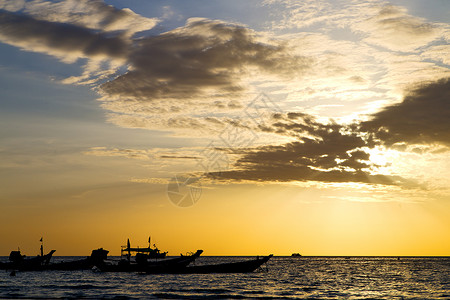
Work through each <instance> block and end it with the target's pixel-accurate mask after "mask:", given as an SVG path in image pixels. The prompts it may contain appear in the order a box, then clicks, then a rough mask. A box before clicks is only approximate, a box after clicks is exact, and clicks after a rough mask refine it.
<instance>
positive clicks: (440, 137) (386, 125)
mask: <svg viewBox="0 0 450 300" xmlns="http://www.w3.org/2000/svg"><path fill="white" fill-rule="evenodd" d="M360 130H362V131H365V132H369V133H372V134H373V135H374V136H375V137H376V138H377V139H379V140H381V141H382V143H384V144H385V145H387V146H392V145H393V144H395V143H406V144H442V145H445V146H450V78H446V79H441V80H439V81H436V82H432V83H428V84H422V85H420V86H419V87H417V88H415V89H413V90H412V91H411V92H409V93H408V94H407V95H406V96H405V97H404V99H403V101H402V102H401V103H399V104H395V105H391V106H387V107H385V108H384V109H382V110H381V111H380V112H378V113H376V114H374V115H373V116H372V118H371V120H369V121H368V122H364V123H362V124H361V128H360Z"/></svg>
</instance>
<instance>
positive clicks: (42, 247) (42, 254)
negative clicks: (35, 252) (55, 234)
mask: <svg viewBox="0 0 450 300" xmlns="http://www.w3.org/2000/svg"><path fill="white" fill-rule="evenodd" d="M39 241H40V242H41V256H44V237H42V236H41V239H40V240H39Z"/></svg>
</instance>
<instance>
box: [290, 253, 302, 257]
mask: <svg viewBox="0 0 450 300" xmlns="http://www.w3.org/2000/svg"><path fill="white" fill-rule="evenodd" d="M291 256H294V257H299V256H302V255H301V254H300V253H292V255H291Z"/></svg>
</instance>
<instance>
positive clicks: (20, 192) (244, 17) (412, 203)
mask: <svg viewBox="0 0 450 300" xmlns="http://www.w3.org/2000/svg"><path fill="white" fill-rule="evenodd" d="M449 16H450V1H447V0H434V1H421V0H408V1H407V0H392V1H381V0H364V1H356V0H337V1H332V0H307V1H294V0H265V1H256V0H247V1H234V0H231V1H217V0H212V1H192V0H186V1H163V0H155V1H144V0H131V1H130V0H128V1H125V0H114V1H107V0H105V1H102V0H95V1H87V0H83V1H75V0H63V1H50V0H31V1H16V0H14V1H13V0H0V54H1V55H0V90H1V94H0V95H1V96H0V125H1V126H0V240H1V242H0V255H8V254H9V252H10V251H11V250H15V249H17V248H18V247H19V248H20V249H21V251H22V252H23V253H24V254H27V255H29V256H32V255H36V254H38V249H39V246H40V243H39V239H40V238H41V237H44V246H45V248H46V249H47V250H50V249H56V251H57V252H56V253H55V255H89V254H90V251H91V250H92V249H94V248H99V247H104V248H106V249H108V250H110V254H111V255H118V254H120V246H121V245H124V244H125V243H126V239H127V238H130V240H131V242H132V245H133V246H138V245H140V246H142V247H144V246H146V245H147V244H146V243H147V239H148V237H149V236H151V237H152V244H153V243H156V244H157V246H158V247H159V248H160V249H161V250H164V251H169V255H178V254H179V253H186V252H188V251H194V250H196V249H203V250H204V251H205V252H204V254H205V255H265V254H269V253H273V254H275V255H290V254H291V253H293V252H299V253H301V254H302V255H345V256H350V255H395V256H400V255H417V256H421V255H426V256H434V255H437V256H441V255H450V45H449V41H450V17H449Z"/></svg>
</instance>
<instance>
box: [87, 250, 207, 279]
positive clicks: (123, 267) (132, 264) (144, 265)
mask: <svg viewBox="0 0 450 300" xmlns="http://www.w3.org/2000/svg"><path fill="white" fill-rule="evenodd" d="M202 253H203V250H197V251H196V252H195V253H193V254H192V255H187V256H180V257H176V258H169V259H162V260H158V261H148V260H147V257H146V255H145V254H142V253H138V254H137V255H136V261H131V260H128V259H121V260H120V261H119V262H118V263H109V262H102V263H99V264H97V265H96V267H97V268H98V269H99V270H100V271H102V272H145V273H149V274H150V273H151V274H160V273H173V272H174V271H175V270H178V269H182V268H185V267H186V266H187V265H189V264H190V263H191V262H193V261H195V260H196V259H197V258H198V257H199V256H200V255H201V254H202Z"/></svg>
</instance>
